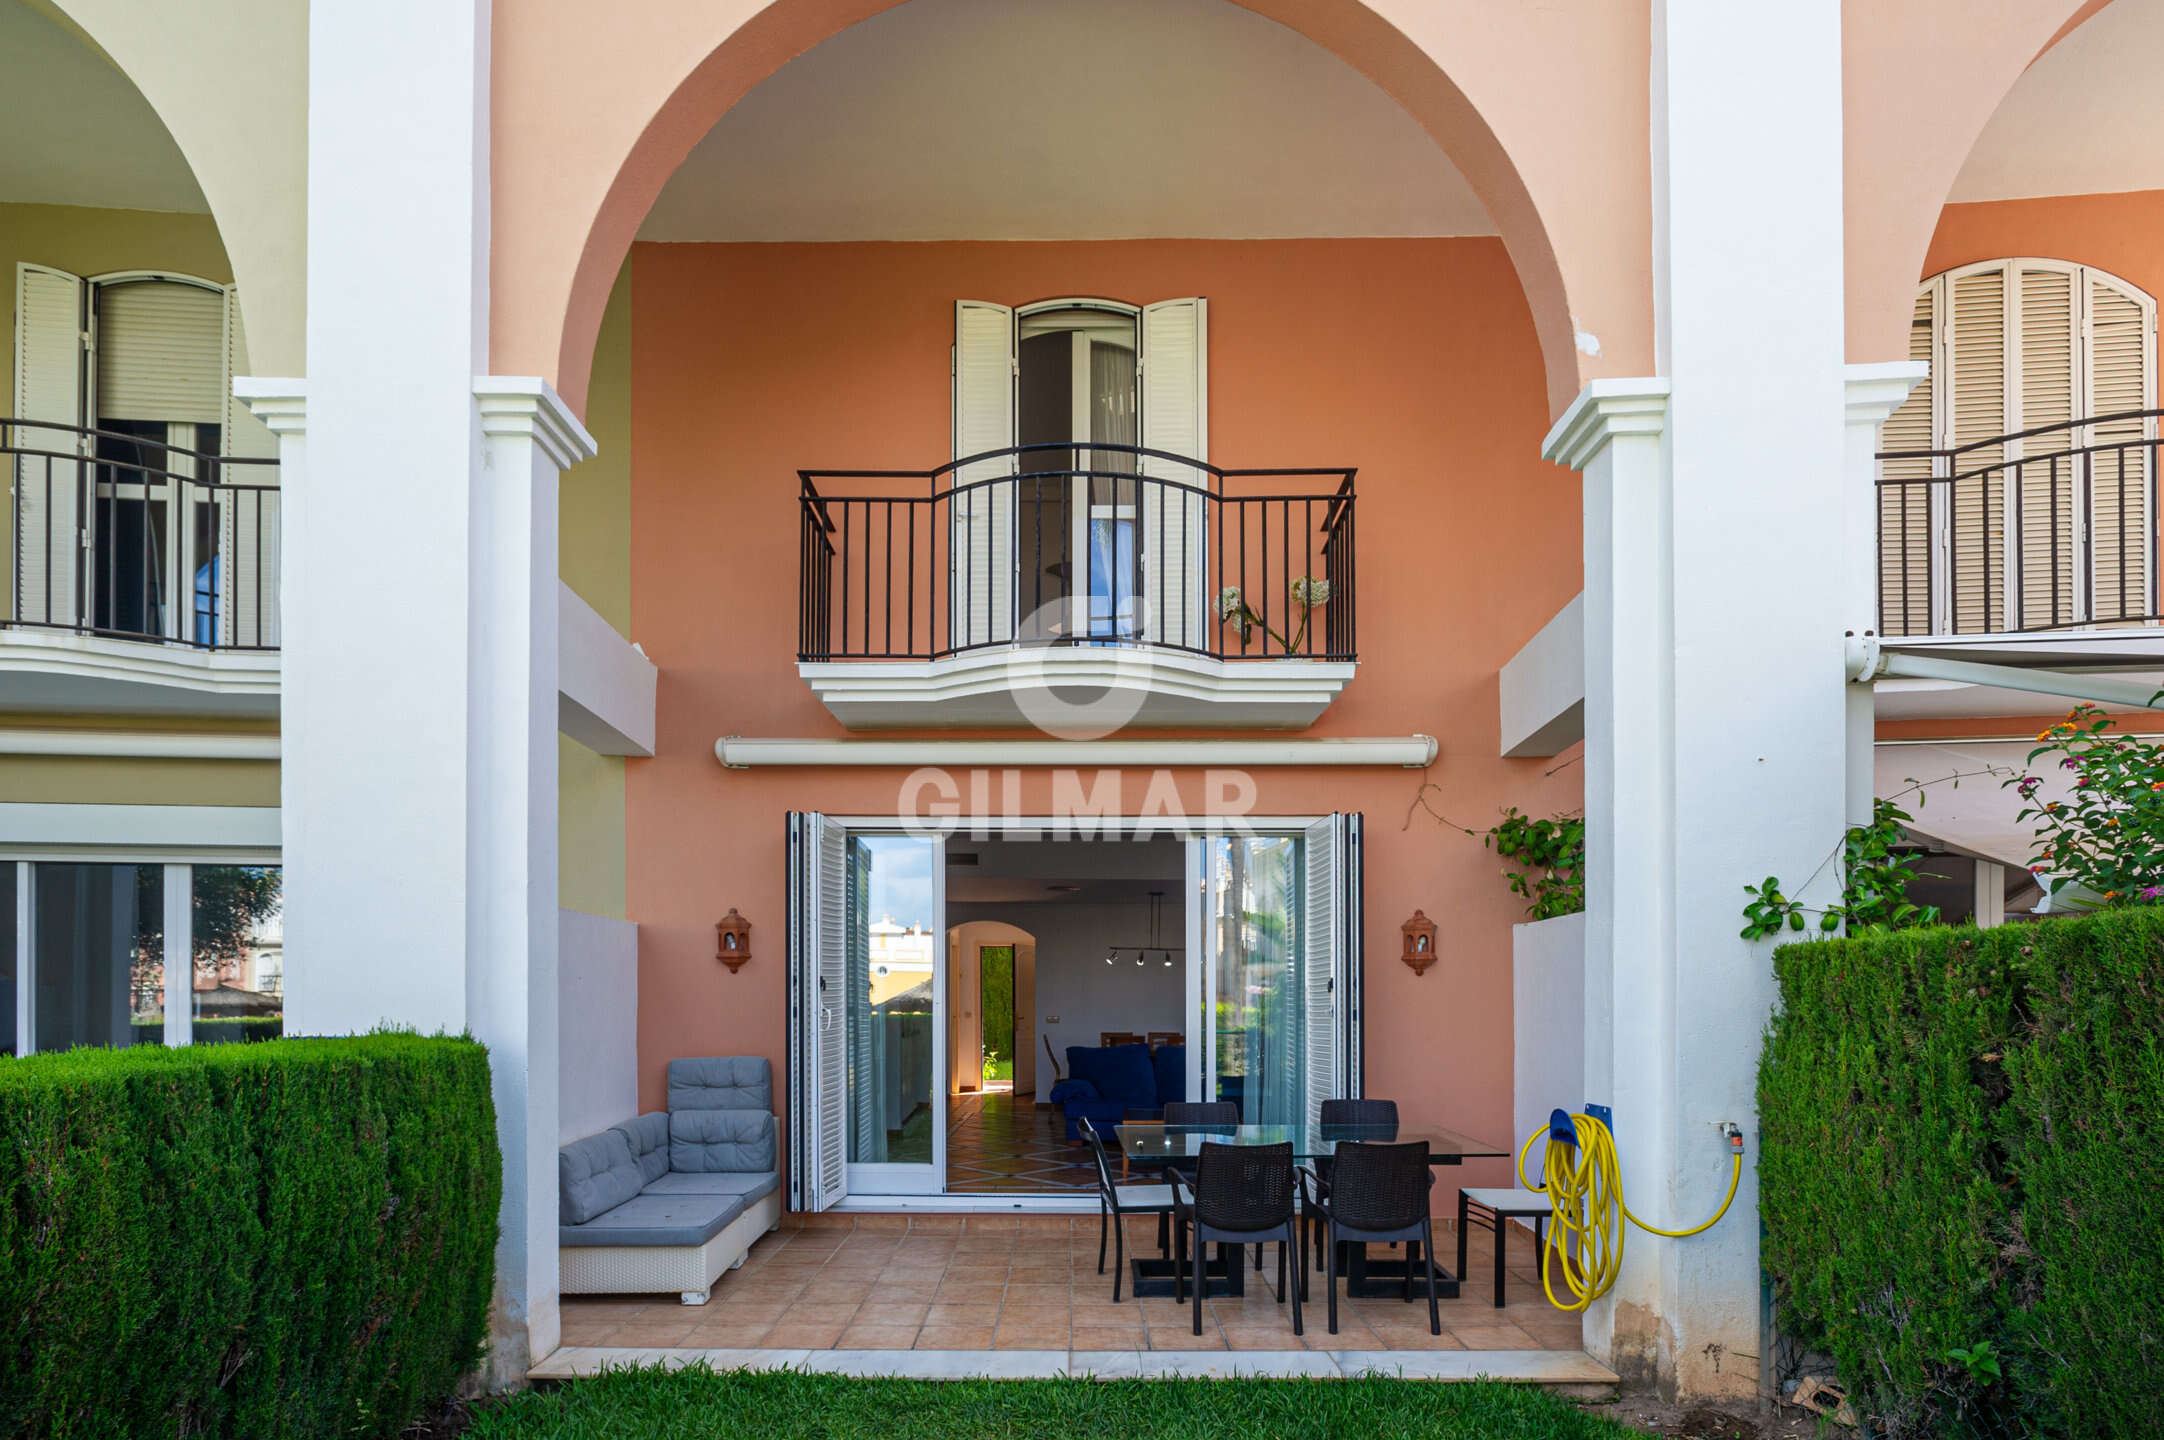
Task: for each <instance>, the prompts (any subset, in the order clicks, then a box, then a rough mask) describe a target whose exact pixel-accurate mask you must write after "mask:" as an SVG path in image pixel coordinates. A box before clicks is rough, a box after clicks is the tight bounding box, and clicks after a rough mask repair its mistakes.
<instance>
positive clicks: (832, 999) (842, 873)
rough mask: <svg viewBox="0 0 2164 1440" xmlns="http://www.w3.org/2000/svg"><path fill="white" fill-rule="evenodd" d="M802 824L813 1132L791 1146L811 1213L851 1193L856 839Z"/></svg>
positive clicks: (807, 821)
mask: <svg viewBox="0 0 2164 1440" xmlns="http://www.w3.org/2000/svg"><path fill="white" fill-rule="evenodd" d="M799 820H800V824H801V831H800V833H801V846H802V856H801V860H800V871H799V873H800V875H801V877H802V879H803V881H804V896H803V900H802V903H801V920H802V924H801V938H800V939H799V941H798V944H797V946H796V947H795V948H796V952H797V953H796V955H795V957H794V958H795V959H796V961H797V963H798V964H799V965H801V966H802V967H803V971H804V973H803V974H802V977H801V980H800V982H799V984H800V994H801V995H802V996H803V1009H804V1014H803V1017H802V1018H803V1021H804V1034H805V1044H804V1048H805V1057H804V1058H805V1061H806V1063H805V1065H804V1078H805V1081H806V1084H807V1088H808V1089H809V1091H810V1094H809V1095H807V1096H806V1097H805V1099H806V1103H805V1105H804V1107H803V1109H802V1112H801V1113H802V1116H803V1119H804V1121H805V1122H806V1126H807V1128H808V1130H809V1132H810V1133H808V1134H802V1135H792V1136H790V1137H789V1143H790V1147H791V1148H792V1150H794V1149H795V1148H796V1147H798V1146H802V1147H803V1150H804V1155H805V1158H806V1161H807V1163H806V1164H805V1166H804V1171H803V1180H804V1190H805V1195H804V1202H805V1204H804V1208H806V1209H807V1210H825V1209H827V1208H828V1207H830V1206H832V1205H833V1204H835V1202H837V1201H839V1200H841V1199H842V1198H843V1197H845V1196H846V1195H847V1194H848V1193H849V1164H848V1155H849V1027H848V992H847V986H848V979H849V976H848V963H847V962H848V943H849V938H848V931H849V923H848V915H847V909H848V902H849V896H848V891H849V877H848V869H847V865H848V836H847V834H846V832H844V831H843V829H842V827H841V826H840V825H839V824H837V823H835V822H834V821H833V820H831V819H829V818H828V817H827V816H825V815H815V814H806V815H802V816H800V817H799Z"/></svg>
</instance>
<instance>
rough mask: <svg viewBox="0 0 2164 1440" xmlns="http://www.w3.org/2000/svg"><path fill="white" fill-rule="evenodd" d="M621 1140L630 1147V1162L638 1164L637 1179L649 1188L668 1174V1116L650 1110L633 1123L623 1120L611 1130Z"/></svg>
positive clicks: (661, 1112)
mask: <svg viewBox="0 0 2164 1440" xmlns="http://www.w3.org/2000/svg"><path fill="white" fill-rule="evenodd" d="M610 1128H611V1129H613V1130H614V1131H616V1133H617V1134H619V1135H621V1136H623V1137H624V1141H625V1143H626V1144H628V1145H630V1147H631V1158H632V1159H634V1160H636V1161H638V1162H639V1178H640V1180H641V1181H642V1182H643V1183H645V1184H648V1185H651V1184H653V1183H654V1180H655V1179H656V1178H657V1177H659V1176H662V1175H666V1174H668V1173H669V1112H668V1111H666V1110H649V1111H647V1112H646V1113H645V1114H644V1115H641V1116H639V1117H638V1118H637V1119H636V1120H626V1121H625V1122H624V1123H623V1124H621V1125H614V1126H611V1127H610Z"/></svg>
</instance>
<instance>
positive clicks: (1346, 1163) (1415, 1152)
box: [1320, 1140, 1443, 1335]
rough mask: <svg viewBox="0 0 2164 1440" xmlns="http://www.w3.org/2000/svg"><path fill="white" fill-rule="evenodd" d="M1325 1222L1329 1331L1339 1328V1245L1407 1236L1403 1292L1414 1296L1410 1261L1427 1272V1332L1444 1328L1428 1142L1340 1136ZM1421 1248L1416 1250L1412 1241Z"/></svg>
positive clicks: (1323, 1213)
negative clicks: (1395, 1142) (1398, 1142)
mask: <svg viewBox="0 0 2164 1440" xmlns="http://www.w3.org/2000/svg"><path fill="white" fill-rule="evenodd" d="M1320 1209H1321V1216H1322V1219H1323V1220H1324V1221H1326V1222H1327V1223H1328V1225H1329V1231H1328V1234H1327V1235H1326V1236H1325V1238H1324V1244H1325V1245H1326V1247H1327V1248H1328V1249H1329V1251H1330V1254H1329V1255H1328V1257H1326V1258H1327V1261H1328V1265H1329V1269H1328V1270H1327V1272H1325V1273H1326V1278H1325V1280H1324V1282H1323V1283H1324V1285H1325V1286H1326V1287H1327V1292H1326V1293H1327V1299H1328V1304H1329V1309H1330V1333H1331V1334H1332V1335H1335V1334H1337V1248H1338V1246H1339V1245H1340V1244H1355V1245H1372V1244H1375V1243H1378V1242H1380V1241H1386V1240H1403V1241H1405V1242H1406V1266H1405V1298H1406V1299H1408V1300H1410V1299H1412V1298H1413V1265H1414V1263H1416V1262H1417V1263H1418V1264H1419V1266H1420V1269H1421V1272H1422V1273H1423V1274H1425V1275H1426V1276H1427V1277H1428V1333H1429V1334H1431V1335H1440V1334H1442V1333H1443V1319H1442V1314H1441V1312H1440V1311H1438V1310H1437V1309H1436V1306H1435V1230H1434V1226H1433V1225H1432V1224H1431V1223H1430V1222H1429V1220H1428V1142H1427V1141H1425V1140H1415V1141H1413V1142H1411V1143H1410V1144H1406V1145H1364V1144H1359V1143H1357V1142H1355V1141H1351V1140H1341V1141H1339V1142H1338V1146H1337V1154H1336V1157H1335V1163H1334V1164H1333V1165H1332V1166H1331V1180H1330V1191H1329V1194H1328V1195H1327V1196H1326V1197H1324V1199H1323V1200H1322V1202H1321V1206H1320ZM1415 1244H1417V1245H1418V1246H1419V1249H1418V1250H1417V1251H1415V1250H1414V1249H1413V1246H1414V1245H1415Z"/></svg>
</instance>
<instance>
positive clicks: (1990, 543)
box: [1878, 410, 2164, 650]
mask: <svg viewBox="0 0 2164 1440" xmlns="http://www.w3.org/2000/svg"><path fill="white" fill-rule="evenodd" d="M2160 415H2164V411H2158V410H2129V411H2123V412H2120V413H2117V414H2112V415H2099V416H2093V417H2089V418H2086V419H2080V420H2072V421H2068V422H2065V423H2063V424H2057V425H2041V426H2038V427H2036V428H2034V429H2031V430H2023V431H2019V432H2017V433H2015V434H2011V435H1998V436H1993V437H1991V438H1989V439H1984V440H1975V441H1971V442H1969V443H1968V444H1965V445H1959V446H1955V447H1953V448H1951V449H1946V450H1889V451H1882V452H1880V454H1879V457H1878V461H1879V478H1878V554H1879V573H1878V587H1879V592H1878V593H1879V607H1878V608H1879V633H1880V634H1882V635H1887V636H1905V637H1947V638H1952V637H1960V636H1969V637H1984V636H2012V635H2037V634H2043V633H2046V632H2076V631H2079V632H2087V633H2086V634H2085V635H2083V636H2081V637H2070V638H2080V639H2081V640H2083V641H2084V644H2085V647H2086V648H2095V647H2096V646H2097V645H2104V646H2106V647H2107V648H2108V646H2109V643H2110V640H2109V636H2108V635H2107V634H2102V633H2098V632H2110V631H2118V630H2130V629H2138V628H2141V627H2151V626H2155V625H2157V624H2158V623H2159V618H2160V615H2164V604H2160V603H2159V592H2158V572H2157V533H2158V532H2157V495H2156V486H2157V455H2156V451H2157V447H2158V445H2159V444H2160V443H2164V442H2160V441H2159V439H2158V434H2157V420H2158V417H2159V416H2160ZM2142 645H2143V648H2144V649H2146V650H2154V649H2155V635H2154V632H2152V633H2151V634H2150V635H2148V636H2145V637H2142Z"/></svg>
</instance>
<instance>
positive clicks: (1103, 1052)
mask: <svg viewBox="0 0 2164 1440" xmlns="http://www.w3.org/2000/svg"><path fill="white" fill-rule="evenodd" d="M1067 1073H1068V1074H1069V1075H1071V1076H1073V1077H1074V1078H1075V1079H1077V1080H1087V1081H1088V1082H1089V1083H1090V1084H1092V1085H1095V1086H1096V1087H1097V1094H1098V1096H1099V1098H1101V1099H1104V1100H1107V1101H1110V1102H1112V1103H1113V1104H1117V1105H1132V1106H1135V1107H1137V1108H1138V1109H1148V1108H1150V1107H1152V1106H1154V1105H1156V1104H1157V1076H1156V1073H1155V1072H1154V1071H1152V1070H1151V1068H1150V1047H1149V1046H1147V1045H1070V1046H1068V1047H1067Z"/></svg>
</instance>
